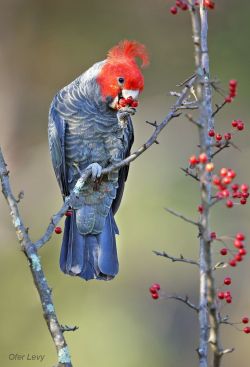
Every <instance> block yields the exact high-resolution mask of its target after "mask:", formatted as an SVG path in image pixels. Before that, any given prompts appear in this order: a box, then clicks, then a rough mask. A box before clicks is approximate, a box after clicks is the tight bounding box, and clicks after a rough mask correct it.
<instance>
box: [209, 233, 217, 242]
mask: <svg viewBox="0 0 250 367" xmlns="http://www.w3.org/2000/svg"><path fill="white" fill-rule="evenodd" d="M210 238H211V240H216V233H215V232H211V233H210Z"/></svg>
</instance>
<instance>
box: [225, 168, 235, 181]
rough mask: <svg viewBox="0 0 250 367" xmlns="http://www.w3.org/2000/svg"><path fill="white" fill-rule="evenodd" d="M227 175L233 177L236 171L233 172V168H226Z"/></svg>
mask: <svg viewBox="0 0 250 367" xmlns="http://www.w3.org/2000/svg"><path fill="white" fill-rule="evenodd" d="M227 177H230V178H232V179H233V178H235V177H236V173H235V172H234V170H232V169H231V168H229V169H228V172H227Z"/></svg>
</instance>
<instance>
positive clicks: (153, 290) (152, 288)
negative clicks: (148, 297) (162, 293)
mask: <svg viewBox="0 0 250 367" xmlns="http://www.w3.org/2000/svg"><path fill="white" fill-rule="evenodd" d="M149 292H150V293H152V294H153V293H157V289H155V288H154V287H150V288H149Z"/></svg>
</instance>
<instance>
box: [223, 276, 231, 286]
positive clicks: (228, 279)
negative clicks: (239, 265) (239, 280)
mask: <svg viewBox="0 0 250 367" xmlns="http://www.w3.org/2000/svg"><path fill="white" fill-rule="evenodd" d="M231 283H232V279H231V278H230V277H226V278H225V279H224V284H225V285H230V284H231Z"/></svg>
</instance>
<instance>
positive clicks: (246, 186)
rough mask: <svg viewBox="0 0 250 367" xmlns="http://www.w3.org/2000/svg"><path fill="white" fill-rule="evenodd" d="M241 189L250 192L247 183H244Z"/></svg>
mask: <svg viewBox="0 0 250 367" xmlns="http://www.w3.org/2000/svg"><path fill="white" fill-rule="evenodd" d="M240 189H241V191H242V192H248V190H249V186H248V185H246V184H242V185H241V187H240Z"/></svg>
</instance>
